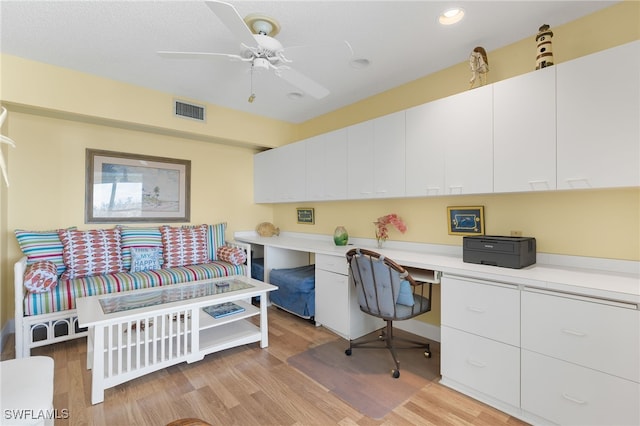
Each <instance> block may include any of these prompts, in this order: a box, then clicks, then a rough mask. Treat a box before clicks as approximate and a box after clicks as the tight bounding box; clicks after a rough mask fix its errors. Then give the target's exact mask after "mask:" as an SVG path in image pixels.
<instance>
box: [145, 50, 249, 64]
mask: <svg viewBox="0 0 640 426" xmlns="http://www.w3.org/2000/svg"><path fill="white" fill-rule="evenodd" d="M157 53H158V55H159V56H162V57H163V58H169V59H203V58H204V59H206V58H216V57H224V58H229V59H238V60H241V61H242V60H250V59H246V58H243V57H242V56H240V55H232V54H229V53H209V52H171V51H167V50H160V51H158V52H157Z"/></svg>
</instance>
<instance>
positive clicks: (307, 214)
mask: <svg viewBox="0 0 640 426" xmlns="http://www.w3.org/2000/svg"><path fill="white" fill-rule="evenodd" d="M296 213H297V215H298V223H301V224H305V225H313V224H314V223H316V218H315V214H314V210H313V208H309V207H298V208H296Z"/></svg>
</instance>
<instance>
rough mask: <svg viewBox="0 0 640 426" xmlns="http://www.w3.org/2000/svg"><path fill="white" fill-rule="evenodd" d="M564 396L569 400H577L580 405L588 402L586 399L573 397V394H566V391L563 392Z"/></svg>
mask: <svg viewBox="0 0 640 426" xmlns="http://www.w3.org/2000/svg"><path fill="white" fill-rule="evenodd" d="M562 397H563V398H564V399H566V400H568V401H571V402H575V403H576V404H580V405H584V404H586V403H587V401H585V400H582V399H578V398H575V397H573V396H571V395H567V394H566V393H564V392H563V393H562Z"/></svg>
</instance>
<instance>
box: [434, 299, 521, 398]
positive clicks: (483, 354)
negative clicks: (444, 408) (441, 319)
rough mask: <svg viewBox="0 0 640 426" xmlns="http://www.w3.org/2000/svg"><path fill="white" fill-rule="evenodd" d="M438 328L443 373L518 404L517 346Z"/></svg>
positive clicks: (448, 328)
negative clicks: (440, 338)
mask: <svg viewBox="0 0 640 426" xmlns="http://www.w3.org/2000/svg"><path fill="white" fill-rule="evenodd" d="M443 312H444V310H443ZM441 331H442V347H441V351H442V353H441V361H440V370H441V373H442V376H443V377H446V378H449V379H452V380H455V381H457V382H459V383H462V384H464V385H466V386H468V387H471V388H473V389H476V390H478V391H479V392H482V393H484V394H487V395H490V396H492V397H494V398H497V399H499V400H501V401H504V402H506V403H508V404H511V405H513V406H516V407H519V406H520V349H518V348H516V347H513V346H510V345H505V344H504V343H499V342H496V341H493V340H490V339H485V338H483V337H479V336H476V335H473V334H469V333H465V332H463V331H459V330H456V329H453V328H450V327H446V326H443V327H442V330H441Z"/></svg>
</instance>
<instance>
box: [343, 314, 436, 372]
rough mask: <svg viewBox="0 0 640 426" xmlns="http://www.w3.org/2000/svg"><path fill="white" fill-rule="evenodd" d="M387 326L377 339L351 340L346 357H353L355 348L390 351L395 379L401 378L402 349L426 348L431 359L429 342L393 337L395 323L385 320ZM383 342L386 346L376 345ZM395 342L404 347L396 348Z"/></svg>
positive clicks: (426, 355) (426, 353)
mask: <svg viewBox="0 0 640 426" xmlns="http://www.w3.org/2000/svg"><path fill="white" fill-rule="evenodd" d="M385 321H386V323H387V325H386V327H385V328H383V329H382V331H381V332H380V335H379V336H378V337H377V338H375V339H368V340H363V341H357V340H350V341H349V348H348V349H346V350H345V351H344V353H345V355H347V356H351V354H352V350H353V349H354V348H362V349H385V348H386V349H388V350H389V352H390V353H391V357H392V358H393V362H394V364H395V368H394V369H392V370H391V376H392V377H393V378H394V379H397V378H398V377H400V360H398V353H397V350H401V349H417V348H424V356H425V357H426V358H431V348H430V347H429V343H428V342H420V341H417V340H412V339H405V338H402V337H395V336H394V335H393V321H391V320H385ZM380 342H383V343H384V346H381V345H379V344H376V343H380ZM395 342H402V343H404V345H402V346H396V345H395Z"/></svg>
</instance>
